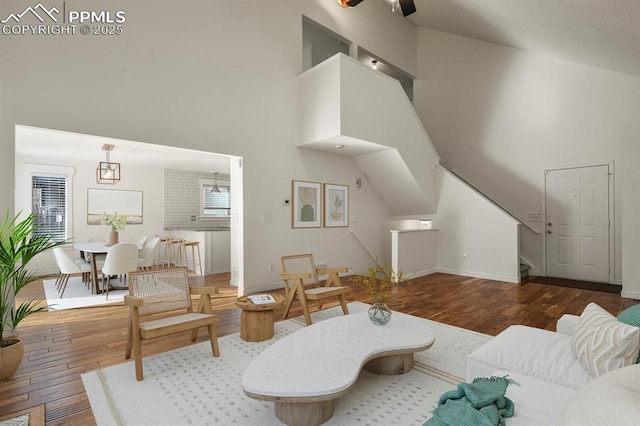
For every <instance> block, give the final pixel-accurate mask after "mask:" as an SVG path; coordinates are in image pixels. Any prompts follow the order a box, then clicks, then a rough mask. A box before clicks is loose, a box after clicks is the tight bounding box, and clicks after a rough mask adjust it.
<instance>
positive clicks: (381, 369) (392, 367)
mask: <svg viewBox="0 0 640 426" xmlns="http://www.w3.org/2000/svg"><path fill="white" fill-rule="evenodd" d="M364 369H365V370H367V371H369V372H371V373H375V374H385V375H397V374H404V373H408V372H409V371H411V370H412V369H413V354H412V353H410V354H398V355H386V356H381V357H379V358H374V359H372V360H371V361H369V362H367V363H366V364H365V365H364Z"/></svg>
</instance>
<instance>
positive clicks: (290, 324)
mask: <svg viewBox="0 0 640 426" xmlns="http://www.w3.org/2000/svg"><path fill="white" fill-rule="evenodd" d="M367 308H368V305H365V304H363V303H359V302H353V303H350V304H349V310H350V312H352V313H356V312H366V310H367ZM341 314H342V311H341V310H340V308H339V307H336V308H331V309H327V310H324V311H319V312H315V313H313V314H312V318H313V321H314V322H317V321H322V320H323V319H327V318H330V317H333V316H336V315H341ZM391 321H393V317H392V318H391ZM424 321H427V322H429V323H430V324H431V325H432V326H433V328H434V331H435V334H436V341H435V343H434V345H433V346H432V347H431V348H430V349H429V350H427V351H424V352H420V353H417V354H416V355H415V360H416V361H415V367H414V369H413V370H412V371H410V372H408V373H406V374H402V375H398V376H383V375H377V374H373V373H369V372H367V371H362V372H361V373H360V376H359V378H358V380H357V382H356V384H355V385H354V386H353V387H352V388H351V390H350V391H349V393H348V394H347V395H345V396H344V397H342V398H340V399H339V400H338V403H337V407H336V410H335V413H334V415H333V417H332V418H331V419H330V420H329V421H328V422H327V423H325V424H326V425H356V424H357V425H381V424H384V425H419V424H422V423H423V422H424V421H426V420H427V419H428V418H429V417H431V411H432V410H433V409H434V408H435V407H436V404H437V401H438V398H439V397H440V395H442V394H443V393H444V392H446V391H448V390H452V389H455V386H456V384H457V383H459V382H460V381H462V380H463V378H464V375H465V357H466V355H467V354H469V353H470V352H472V351H473V350H474V349H475V348H477V347H479V346H480V345H482V344H483V343H485V342H487V341H488V340H490V339H491V336H488V335H485V334H480V333H476V332H473V331H469V330H464V329H461V328H457V327H451V326H447V325H444V324H440V323H437V322H433V321H429V320H424ZM302 327H304V321H303V319H302V318H300V317H298V318H294V319H291V320H287V321H282V322H279V323H276V334H275V336H274V337H273V338H272V339H271V340H268V341H265V342H258V343H249V342H245V341H243V340H241V339H240V337H239V334H232V335H229V336H225V337H222V338H220V339H219V341H220V342H219V343H220V354H221V356H220V357H219V358H214V357H213V356H212V355H211V346H210V345H209V343H208V342H203V343H199V344H196V345H190V346H186V347H184V348H181V349H177V350H174V351H170V352H165V353H162V354H158V355H153V356H149V357H146V358H144V359H143V363H144V374H145V379H144V380H143V381H142V382H137V381H136V379H135V369H134V364H133V362H127V363H124V364H119V365H115V366H112V367H108V368H105V369H102V370H98V371H93V372H90V373H86V374H83V375H82V381H83V384H84V387H85V389H86V391H87V395H88V397H89V402H90V403H91V409H92V411H93V414H94V416H95V418H96V422H97V423H98V425H138V426H139V425H186V424H193V425H256V426H258V425H260V426H263V425H280V424H281V423H280V421H279V420H278V419H277V418H276V416H275V413H274V408H273V403H272V402H266V401H258V400H255V399H251V398H249V397H247V396H246V395H245V394H244V392H243V391H242V386H241V382H242V375H243V373H244V371H245V369H246V368H247V366H248V365H249V363H250V362H251V361H252V360H253V359H254V358H255V357H256V356H257V355H258V354H260V353H261V352H262V351H263V350H264V349H266V348H267V347H268V346H269V345H271V344H272V343H273V342H275V341H276V340H278V339H281V338H282V337H284V336H286V335H288V334H290V333H293V332H295V331H296V330H299V329H301V328H302ZM202 332H204V331H202ZM123 356H124V355H123Z"/></svg>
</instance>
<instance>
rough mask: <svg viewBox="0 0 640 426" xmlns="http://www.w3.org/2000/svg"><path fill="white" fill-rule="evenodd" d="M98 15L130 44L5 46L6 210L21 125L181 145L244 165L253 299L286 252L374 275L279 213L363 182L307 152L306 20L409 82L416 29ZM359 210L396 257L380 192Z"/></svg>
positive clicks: (322, 232) (204, 11)
mask: <svg viewBox="0 0 640 426" xmlns="http://www.w3.org/2000/svg"><path fill="white" fill-rule="evenodd" d="M29 5H32V4H31V3H30V2H29V1H26V0H24V1H15V2H11V4H10V5H3V8H2V9H3V11H7V12H9V9H11V11H13V9H15V10H16V12H20V11H22V10H23V9H24V8H25V7H27V6H29ZM93 6H95V7H104V8H109V10H124V11H126V17H127V21H126V23H125V25H124V27H125V28H124V34H123V35H121V36H81V35H77V36H38V37H30V36H2V37H0V51H2V63H3V66H2V74H1V76H0V93H2V96H0V147H1V149H2V152H1V155H0V211H4V210H5V209H11V210H13V187H14V177H13V174H14V164H13V161H14V158H13V157H14V155H13V153H14V139H15V138H14V126H15V125H16V124H24V125H30V126H36V127H43V128H50V129H59V130H66V131H73V132H78V133H84V134H93V135H99V136H110V137H114V138H119V139H125V140H133V141H141V142H148V143H156V144H162V145H169V146H180V147H185V148H191V149H198V150H202V151H210V152H218V153H224V154H230V155H238V156H242V157H243V159H244V162H243V166H244V167H243V171H244V175H243V179H244V200H243V203H244V212H245V215H244V246H245V253H244V256H245V266H246V268H245V275H244V281H245V283H246V285H247V286H248V287H251V288H254V289H259V288H261V287H266V286H269V285H272V284H273V283H275V282H278V281H279V280H278V275H277V274H278V268H277V265H278V260H279V256H280V255H283V254H290V253H296V252H301V251H305V252H308V251H311V252H314V255H315V257H316V259H318V261H326V262H327V263H328V264H329V265H331V264H345V263H346V264H347V265H349V266H352V267H354V268H357V269H364V268H366V267H367V266H369V265H370V261H369V260H368V256H367V255H366V254H364V253H361V252H359V251H358V250H359V248H358V246H357V243H356V242H355V241H353V240H352V239H351V238H350V236H349V234H348V232H347V231H346V230H345V229H340V228H338V229H310V230H292V229H291V227H290V226H291V224H290V221H291V218H290V214H291V213H290V210H289V207H285V206H283V205H282V199H283V197H290V196H291V180H292V179H301V180H313V181H319V182H332V183H347V184H351V185H353V183H355V179H356V177H361V175H360V174H359V172H358V169H357V167H356V165H355V164H354V162H353V161H352V160H351V159H345V158H337V157H336V156H333V155H324V154H321V153H316V152H309V151H305V150H301V149H298V148H296V145H297V143H296V140H297V125H296V123H297V106H296V105H297V102H296V76H297V75H298V74H299V73H300V72H301V70H302V14H303V13H304V14H305V15H306V16H308V17H309V18H311V19H314V20H316V21H319V22H320V23H321V24H322V25H324V26H326V27H328V28H330V29H331V30H333V31H335V32H337V33H340V34H342V35H344V36H345V37H346V38H348V39H350V40H352V41H354V42H355V43H357V44H361V45H362V46H364V47H366V48H367V49H368V50H370V51H372V52H376V53H377V54H379V55H380V57H383V58H387V59H388V60H390V61H391V62H392V63H394V64H396V65H397V66H399V67H401V68H403V69H405V70H407V71H408V72H415V68H416V67H415V64H416V52H415V43H416V40H415V34H416V31H415V27H414V26H413V24H411V23H410V22H409V21H407V20H406V19H402V17H400V16H394V15H393V14H390V13H389V11H388V7H387V6H386V5H385V4H384V3H383V2H365V3H363V4H362V5H361V6H359V7H358V9H354V10H350V11H345V10H344V9H342V8H340V7H337V5H336V4H335V2H327V1H325V0H308V1H299V2H298V1H296V2H292V1H290V0H271V1H262V0H245V1H231V2H223V1H204V0H199V1H192V2H189V4H188V6H187V5H185V4H184V2H179V1H176V0H173V1H165V2H163V3H162V5H158V4H157V2H152V1H148V0H147V1H138V2H130V1H124V0H114V1H111V2H109V3H108V4H103V5H88V6H86V7H93ZM83 7H84V6H83ZM354 11H357V12H358V13H351V12H354ZM380 28H385V31H380ZM387 32H391V33H393V34H394V37H388V36H387V35H386V34H387ZM303 151H304V152H303ZM351 202H352V204H351V211H352V212H354V213H356V212H359V213H360V214H361V217H362V219H361V220H359V221H358V222H357V223H356V224H353V227H354V228H357V229H360V228H361V229H362V231H361V232H360V235H361V237H363V238H364V239H365V240H366V241H367V243H368V244H369V246H370V247H371V248H372V250H373V251H374V252H377V253H384V252H385V251H386V253H387V258H388V244H389V243H388V229H386V228H385V226H384V223H385V222H384V221H385V220H386V219H387V218H388V217H389V212H388V211H387V209H386V208H385V207H384V205H383V204H382V202H381V201H380V199H379V198H378V197H377V195H376V194H375V191H373V189H372V188H371V187H367V186H364V187H363V188H362V189H360V190H352V191H351ZM265 212H270V213H271V218H272V220H271V221H270V223H263V217H264V213H265ZM271 265H275V268H273V270H272V271H270V270H269V266H271Z"/></svg>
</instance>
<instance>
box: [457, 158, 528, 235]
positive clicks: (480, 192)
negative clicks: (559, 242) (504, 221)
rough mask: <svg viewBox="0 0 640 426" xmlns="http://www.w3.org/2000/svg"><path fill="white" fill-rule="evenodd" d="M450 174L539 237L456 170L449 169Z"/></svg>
mask: <svg viewBox="0 0 640 426" xmlns="http://www.w3.org/2000/svg"><path fill="white" fill-rule="evenodd" d="M450 172H451V173H453V174H454V175H455V176H456V177H457V178H458V179H460V180H461V181H462V182H464V183H465V184H467V185H468V186H469V187H470V188H471V189H473V190H474V191H476V192H477V193H478V194H480V195H482V196H483V197H484V198H486V199H487V200H489V201H490V202H491V203H493V204H494V205H495V206H496V207H498V208H499V209H500V210H502V211H503V212H505V213H506V214H508V215H509V216H511V217H512V218H514V219H515V220H517V221H518V222H520V223H521V224H523V225H524V226H526V227H527V228H529V229H530V230H531V231H532V232H533V233H534V234H536V235H540V231H538V230H537V229H536V228H534V227H533V226H531V225H529V224H528V223H527V222H526V221H525V220H523V219H522V218H520V217H519V216H518V215H517V214H515V213H513V212H511V211H510V210H509V209H507V208H506V207H505V206H503V205H502V204H500V203H499V202H497V201H496V200H495V199H494V198H492V197H490V196H489V195H487V193H486V192H484V191H483V190H482V189H480V188H478V187H477V186H476V185H474V184H472V183H471V182H469V181H468V180H467V179H466V178H465V177H464V176H462V175H460V173H458V172H457V171H456V170H453V169H451V170H450Z"/></svg>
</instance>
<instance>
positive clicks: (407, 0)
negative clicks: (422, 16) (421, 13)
mask: <svg viewBox="0 0 640 426" xmlns="http://www.w3.org/2000/svg"><path fill="white" fill-rule="evenodd" d="M360 1H362V0H360ZM358 3H360V2H358ZM400 9H402V16H409V15H411V14H412V13H414V12H415V11H416V5H415V4H414V3H413V0H400Z"/></svg>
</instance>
